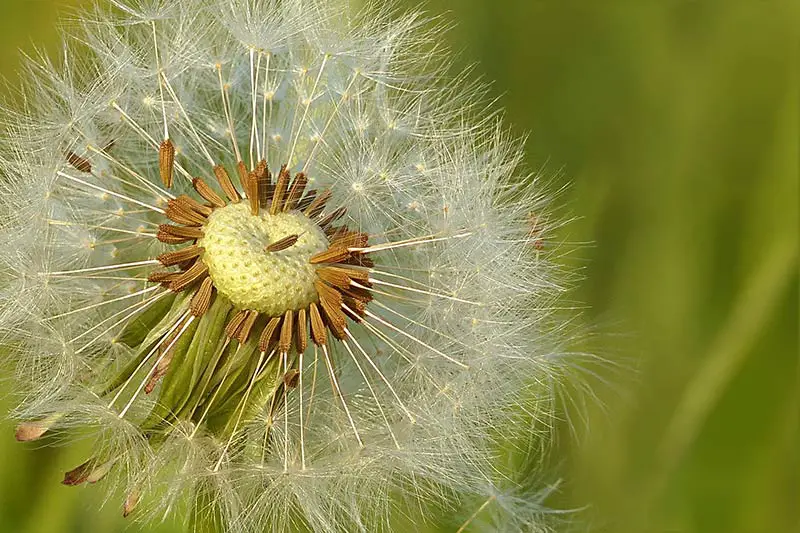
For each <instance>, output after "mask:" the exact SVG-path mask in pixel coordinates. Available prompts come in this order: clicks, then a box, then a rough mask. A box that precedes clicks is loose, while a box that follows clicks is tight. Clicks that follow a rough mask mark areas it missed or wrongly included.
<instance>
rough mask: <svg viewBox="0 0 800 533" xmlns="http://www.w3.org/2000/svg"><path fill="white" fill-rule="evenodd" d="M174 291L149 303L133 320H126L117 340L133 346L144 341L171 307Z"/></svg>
mask: <svg viewBox="0 0 800 533" xmlns="http://www.w3.org/2000/svg"><path fill="white" fill-rule="evenodd" d="M175 296H176V293H174V292H170V293H169V294H167V295H166V296H162V297H161V298H159V300H158V301H157V302H155V303H154V304H152V305H150V306H149V307H148V308H147V309H145V310H144V311H142V312H141V313H139V314H138V315H137V316H136V317H135V318H134V319H133V320H131V321H130V322H128V323H127V324H126V325H125V327H124V328H123V329H122V331H121V332H120V334H119V335H117V342H121V343H122V344H125V345H126V346H130V347H131V348H135V347H136V346H139V345H140V344H141V343H142V341H144V339H145V337H147V334H148V333H150V332H151V331H153V329H155V328H156V326H157V325H158V323H159V322H161V320H162V319H163V318H164V315H166V314H167V313H168V312H169V310H170V309H171V308H172V305H173V302H174V301H175Z"/></svg>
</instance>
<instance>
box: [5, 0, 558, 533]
mask: <svg viewBox="0 0 800 533" xmlns="http://www.w3.org/2000/svg"><path fill="white" fill-rule="evenodd" d="M79 26H80V27H79V28H78V29H76V30H74V31H72V32H71V33H69V35H68V36H67V37H66V38H65V43H64V46H63V53H62V54H61V55H60V57H59V59H58V60H53V59H49V58H48V57H47V56H45V55H42V56H41V57H39V58H38V59H30V60H28V61H27V63H26V68H27V73H26V74H27V75H26V77H25V81H24V82H23V85H22V88H21V90H20V92H19V101H20V102H21V105H19V104H17V106H16V107H14V106H7V109H6V110H5V112H4V121H5V122H4V130H5V132H4V135H3V138H2V149H0V172H1V173H2V177H1V178H0V291H1V293H0V301H1V302H2V304H0V340H1V341H2V342H3V344H4V346H5V347H4V348H3V349H4V350H5V352H4V353H10V354H11V355H12V356H13V359H14V360H15V361H17V367H16V368H17V372H16V378H15V381H16V383H17V386H18V390H19V391H20V393H21V395H22V401H21V402H20V403H21V405H20V406H19V408H18V410H17V412H16V416H18V417H19V419H20V420H21V423H20V425H19V427H18V429H17V438H18V439H19V440H21V441H30V440H36V439H40V438H45V439H48V438H50V439H52V438H53V437H51V436H55V437H58V438H61V439H63V440H71V439H75V438H85V437H86V436H87V435H88V436H90V437H91V439H92V441H93V442H94V452H93V454H92V455H91V456H90V457H88V458H87V461H86V462H85V463H83V464H82V465H80V466H78V467H77V468H75V469H73V470H71V471H69V472H67V473H66V475H65V478H64V483H65V484H68V485H78V484H82V483H94V482H98V481H100V480H101V479H103V483H105V484H108V485H109V486H110V487H112V488H115V489H121V490H122V491H124V496H123V499H124V513H125V514H126V515H129V514H134V516H141V517H156V518H158V517H163V516H165V515H167V514H170V513H172V512H180V511H181V510H183V511H184V512H187V513H188V514H189V516H190V517H191V519H192V520H193V521H194V524H195V525H196V526H197V525H198V524H205V526H204V527H206V529H202V528H200V527H199V526H198V529H200V530H207V529H208V528H210V527H212V526H213V527H214V528H217V529H220V530H226V531H265V530H272V531H290V530H313V531H348V532H350V531H380V530H385V529H388V528H390V527H391V523H392V520H393V519H394V516H395V515H397V514H401V515H412V516H414V513H416V514H417V515H418V516H415V517H414V518H413V519H415V520H416V519H420V520H424V519H426V516H427V511H426V510H425V508H426V506H427V507H432V506H438V507H437V508H438V509H440V510H441V509H459V508H463V505H465V504H466V503H467V502H476V505H475V507H478V505H479V504H480V502H488V503H484V504H483V505H482V506H481V507H478V509H479V510H483V508H484V507H485V506H487V505H489V504H490V503H495V502H500V503H502V502H507V503H506V504H504V505H506V507H508V508H513V514H514V515H515V517H514V518H515V519H516V520H517V522H515V524H521V523H522V522H523V520H522V518H521V517H523V516H525V512H526V511H525V509H526V506H525V505H524V503H525V502H526V500H525V498H521V497H519V496H513V497H512V496H511V495H512V494H517V495H518V494H523V493H524V492H525V490H528V489H524V488H523V487H522V485H515V481H514V479H513V476H512V475H510V474H509V473H508V472H507V471H504V469H503V468H502V466H501V465H500V464H499V463H500V462H502V461H500V460H499V459H498V458H499V457H500V456H501V455H503V453H505V452H503V450H505V448H504V447H507V446H513V447H514V448H515V449H520V450H524V451H525V452H526V453H527V452H528V451H530V450H528V449H527V448H525V443H528V444H530V442H532V441H533V440H535V439H533V438H532V436H534V435H537V434H543V433H547V428H548V421H549V419H550V416H551V414H550V411H551V409H552V405H551V403H552V402H551V398H552V394H551V393H552V390H551V389H552V388H553V387H554V385H553V383H554V381H555V379H554V377H555V376H556V375H557V374H558V373H559V371H558V365H559V363H558V361H559V360H560V359H561V357H560V355H559V354H560V353H561V352H560V350H562V349H563V348H562V347H561V345H562V344H563V338H564V336H565V335H564V333H563V330H564V328H563V322H559V320H558V319H557V317H554V316H553V313H552V309H553V308H554V301H555V299H556V298H557V297H558V295H559V293H560V292H561V291H562V285H561V282H562V281H563V276H561V273H560V272H559V269H558V268H556V267H554V266H553V265H552V264H551V263H550V262H549V261H548V255H549V254H550V253H551V251H550V250H549V249H548V248H549V246H548V245H547V235H548V233H549V232H550V231H551V230H552V229H553V227H554V223H553V222H552V221H551V220H549V219H548V218H547V215H546V206H545V197H544V196H543V191H541V190H539V189H540V188H539V184H538V180H537V179H536V178H535V177H532V176H526V175H524V174H523V173H522V172H521V170H520V168H519V166H520V162H521V159H522V145H521V142H519V141H516V140H514V139H512V138H511V137H510V136H509V135H508V134H507V133H506V132H505V131H504V129H503V128H502V126H501V125H500V120H499V118H498V117H497V116H496V114H494V113H493V112H492V111H491V110H490V109H489V108H488V106H486V105H484V104H483V103H482V102H483V100H484V98H483V96H484V90H483V87H482V86H481V85H479V84H474V83H469V82H468V81H466V80H465V76H452V75H450V74H449V72H450V70H451V67H450V65H449V64H448V59H447V54H446V53H445V52H443V51H442V50H441V49H440V46H439V41H440V33H441V30H442V29H441V27H439V26H438V25H437V24H436V23H435V22H433V21H430V20H426V19H424V18H422V17H421V16H420V15H419V14H417V13H412V14H402V13H398V12H388V11H386V10H385V8H384V9H375V8H372V9H367V10H365V11H364V12H363V13H361V14H359V15H355V14H351V13H350V12H349V11H348V10H347V9H346V7H343V6H342V5H338V4H335V3H333V2H329V1H323V0H182V1H180V2H171V1H170V2H167V1H165V0H114V1H112V2H109V3H108V4H106V5H105V7H103V6H97V7H96V8H95V9H94V10H92V11H90V12H87V13H84V14H83V15H81V17H80V24H79ZM14 109H16V111H15V110H14ZM509 443H511V444H509ZM104 478H105V479H104ZM529 484H530V480H525V482H524V483H523V485H525V486H527V485H529ZM112 492H113V491H112ZM503 494H507V495H509V496H507V497H504V496H503ZM538 494H540V493H538ZM487 497H488V498H489V499H488V500H487V499H486V498H487ZM533 500H535V501H530V502H529V503H530V505H529V506H528V507H527V508H528V511H529V512H530V515H531V516H532V517H533V516H534V515H537V514H538V513H540V512H541V509H542V506H541V502H540V501H539V500H537V499H536V498H533ZM409 502H412V503H409ZM511 502H513V503H511ZM459 506H462V507H459ZM498 508H500V506H498ZM417 509H419V511H416V510H417ZM474 510H475V509H474V508H473V509H466V510H462V511H458V512H460V513H461V515H458V516H461V518H462V519H463V518H465V517H468V516H470V514H471V512H472V511H474ZM454 512H455V511H454ZM208 524H211V525H212V526H208ZM520 527H521V526H520ZM525 527H526V528H530V529H531V530H533V529H535V528H536V526H535V522H529V523H527V524H526V525H525Z"/></svg>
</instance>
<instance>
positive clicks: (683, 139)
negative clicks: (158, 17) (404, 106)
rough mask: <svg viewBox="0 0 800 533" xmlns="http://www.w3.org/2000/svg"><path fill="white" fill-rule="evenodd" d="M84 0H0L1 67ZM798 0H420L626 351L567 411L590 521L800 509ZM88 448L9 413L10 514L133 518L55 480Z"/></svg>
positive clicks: (598, 333) (695, 524) (97, 527)
mask: <svg viewBox="0 0 800 533" xmlns="http://www.w3.org/2000/svg"><path fill="white" fill-rule="evenodd" d="M176 1H178V0H176ZM81 3H83V4H87V3H88V2H87V1H83V0H2V10H0V15H1V18H0V74H2V75H3V76H5V77H7V78H9V79H11V80H13V79H14V77H15V76H16V71H17V69H18V66H19V55H18V49H19V48H20V47H21V48H23V49H25V50H28V51H30V50H31V49H32V46H31V44H32V43H38V44H40V45H47V46H54V45H56V44H57V42H56V41H57V36H56V34H55V33H54V26H55V23H56V20H57V19H59V18H61V17H64V16H71V13H72V12H71V10H72V8H74V7H75V6H77V5H79V4H81ZM404 3H406V4H408V6H414V5H415V4H416V2H415V1H413V0H406V2H404ZM417 5H418V4H417ZM798 5H799V4H798V3H797V2H793V1H790V0H786V1H782V0H660V1H658V0H515V1H512V0H459V1H458V2H450V1H447V0H427V2H426V3H425V5H424V7H425V9H426V10H427V11H428V12H430V13H432V14H436V15H440V14H441V15H443V16H444V17H445V19H446V20H448V21H451V22H453V23H454V24H455V27H454V29H453V30H452V31H451V32H450V33H449V34H448V35H447V36H446V38H447V39H448V40H449V43H450V45H451V46H452V47H453V48H455V49H457V50H460V51H461V55H460V58H459V61H460V62H461V64H462V65H469V64H473V63H476V64H477V67H476V71H477V73H478V74H480V75H483V76H485V77H486V78H487V79H490V80H495V83H494V85H493V89H492V90H493V93H494V95H495V96H499V97H500V102H501V105H502V106H504V107H505V109H506V113H507V116H508V118H509V120H510V122H512V123H513V126H514V128H515V129H516V131H517V132H519V133H530V142H529V143H528V148H527V150H528V162H529V165H530V168H531V169H543V171H544V173H545V174H547V175H550V176H553V186H554V187H560V186H562V185H567V184H568V185H569V187H568V189H567V190H566V192H565V193H563V194H562V196H561V199H560V203H562V204H563V205H565V206H566V210H567V213H568V214H569V215H570V216H575V217H576V220H575V221H574V222H573V223H572V224H570V225H568V226H567V227H566V228H565V229H564V230H562V234H561V235H560V236H559V237H560V238H561V239H563V240H564V241H567V242H572V243H577V244H578V246H577V247H576V250H575V251H574V252H573V253H572V254H570V255H569V256H567V257H565V258H564V261H565V263H567V264H569V265H570V266H572V267H575V268H579V269H580V270H581V272H582V274H583V276H584V277H585V280H584V281H583V282H581V283H580V285H579V286H578V287H577V289H576V291H575V292H574V293H573V294H572V296H571V298H572V299H573V300H576V301H580V302H584V303H586V305H587V308H586V310H585V311H584V312H583V315H582V318H581V320H582V322H583V323H584V324H585V327H586V328H587V330H589V331H591V332H592V334H591V335H588V336H587V339H586V340H585V341H583V342H582V344H583V346H582V348H585V349H589V350H592V351H593V352H594V353H597V354H598V355H600V356H602V357H604V358H606V359H607V360H608V361H609V364H607V365H606V366H605V368H604V369H603V370H601V376H600V378H602V379H598V380H597V384H596V391H597V395H598V398H597V399H596V400H591V401H588V403H587V406H586V408H585V409H584V410H583V411H582V412H583V413H585V414H587V416H586V418H585V420H584V421H581V420H580V418H579V417H576V416H572V418H571V419H572V422H573V423H572V428H570V427H569V426H570V424H568V423H567V422H565V423H564V425H563V427H562V428H558V429H559V439H558V442H557V445H556V447H555V450H554V457H553V463H554V464H556V465H557V466H558V467H559V475H560V476H561V477H562V478H563V479H564V482H563V483H562V484H561V485H560V488H559V490H558V492H557V493H556V494H554V495H553V496H552V497H551V498H550V501H549V503H550V504H551V505H554V506H558V507H561V508H565V509H567V508H573V509H574V508H580V507H584V506H585V507H586V508H585V509H584V510H583V511H582V512H581V513H580V514H579V516H580V517H581V520H582V521H584V522H585V523H586V524H587V525H585V526H584V527H583V529H584V530H589V531H608V532H623V533H625V532H630V533H649V532H687V533H694V532H697V533H712V532H726V533H740V532H741V533H761V532H764V533H767V532H791V531H800V487H799V484H800V482H799V481H798V478H799V477H800V460H799V456H800V442H799V441H798V428H799V427H800V366H799V365H798V259H797V256H798V255H797V249H798V111H799V109H798V67H800V62H799V61H798V60H799V59H800V58H799V57H798V28H800V17H799V15H800V10H799V9H798ZM12 83H13V82H12ZM0 388H2V390H0V393H2V394H0V398H2V399H0V412H2V413H3V414H4V415H5V413H7V412H8V410H9V409H10V407H11V403H10V400H9V399H8V398H7V394H6V393H7V389H8V385H7V384H5V383H4V384H2V385H0ZM573 414H575V413H573ZM84 458H85V452H84V450H82V449H81V447H80V446H75V447H71V448H62V449H37V447H36V446H35V445H21V444H18V443H16V442H15V441H14V438H13V426H12V424H11V423H9V422H7V421H3V422H0V532H21V533H50V532H83V531H85V532H100V533H104V532H115V531H123V530H124V531H138V529H137V526H136V525H135V524H134V525H131V524H130V523H128V522H126V521H124V520H123V519H122V518H121V516H120V506H119V502H117V501H110V502H108V503H107V504H106V505H105V506H104V507H103V510H102V511H100V512H98V510H97V507H98V506H100V505H102V504H103V499H102V498H103V489H102V488H101V487H85V488H83V487H82V488H70V487H65V486H62V485H60V483H59V482H60V480H61V475H62V472H63V471H64V470H65V469H69V468H71V467H73V466H74V465H76V464H79V463H80V462H82V461H83V459H84ZM181 530H182V528H181V524H178V523H171V522H167V523H165V524H163V525H162V526H159V527H156V528H151V529H148V531H157V532H171V531H176V532H177V531H181ZM486 530H487V528H486V526H481V523H480V521H476V522H475V523H473V524H472V526H471V529H469V531H486Z"/></svg>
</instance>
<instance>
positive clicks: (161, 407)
mask: <svg viewBox="0 0 800 533" xmlns="http://www.w3.org/2000/svg"><path fill="white" fill-rule="evenodd" d="M200 322H201V321H200V320H194V321H192V323H191V324H190V325H189V327H187V328H186V330H185V331H184V332H183V334H182V335H181V337H180V339H178V342H176V343H175V346H173V347H172V349H173V350H174V351H173V353H172V361H170V364H169V368H168V369H167V374H166V375H165V376H164V381H163V382H162V387H161V392H160V393H159V396H158V401H157V402H156V404H155V406H153V409H152V410H151V411H150V414H149V415H148V416H147V419H146V420H145V421H144V422H142V424H141V428H142V429H143V430H147V429H150V428H152V427H155V425H157V424H159V423H160V422H161V421H163V420H165V419H166V418H167V417H168V416H169V415H170V414H171V413H174V410H175V408H174V406H173V405H171V403H170V397H169V395H165V394H164V391H165V390H167V391H168V390H169V389H170V387H180V386H181V385H182V383H172V382H170V381H168V379H169V378H170V376H174V375H175V374H176V373H179V369H180V368H181V366H182V365H183V360H184V359H185V355H186V352H187V351H188V349H189V345H190V344H191V343H192V341H193V340H194V336H195V333H196V332H197V328H198V327H199V325H200ZM176 369H177V370H176ZM173 381H174V380H173Z"/></svg>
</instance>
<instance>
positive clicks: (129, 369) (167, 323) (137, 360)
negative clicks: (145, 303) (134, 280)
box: [95, 293, 187, 397]
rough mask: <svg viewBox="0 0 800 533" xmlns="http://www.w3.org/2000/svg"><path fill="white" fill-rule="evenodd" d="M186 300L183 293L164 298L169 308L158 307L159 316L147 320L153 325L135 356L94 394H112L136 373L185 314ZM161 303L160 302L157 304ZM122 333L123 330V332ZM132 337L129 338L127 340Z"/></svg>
mask: <svg viewBox="0 0 800 533" xmlns="http://www.w3.org/2000/svg"><path fill="white" fill-rule="evenodd" d="M186 298H187V295H186V294H185V293H180V294H178V295H177V297H176V296H175V295H173V294H169V295H167V296H165V297H164V300H166V302H167V303H168V304H169V307H167V306H166V305H164V306H159V308H158V310H159V311H160V313H161V314H160V315H155V314H153V315H152V316H151V317H150V318H148V322H152V323H153V327H152V329H151V330H150V332H149V333H148V334H146V335H144V336H142V338H141V339H140V340H139V343H138V346H139V350H138V351H137V352H136V355H135V356H134V357H133V358H131V360H130V361H128V363H127V364H126V365H125V366H124V367H123V368H122V370H120V371H119V372H118V373H117V374H116V375H115V376H114V377H113V378H111V379H110V380H109V381H108V382H107V383H106V384H105V385H103V386H102V387H100V388H99V389H97V390H95V393H96V394H97V395H98V396H101V397H102V396H105V395H106V394H109V393H110V392H113V391H114V390H116V389H117V387H119V386H120V385H122V384H123V383H125V382H126V381H127V380H128V378H130V377H131V375H133V373H134V372H136V369H137V368H138V367H139V365H140V364H141V363H142V361H143V360H144V358H145V357H146V356H147V354H148V353H150V351H151V350H152V349H153V347H154V346H155V345H156V342H158V341H159V340H160V339H161V337H162V336H163V335H164V334H165V333H167V331H169V329H170V328H171V327H172V326H174V325H175V320H177V319H178V317H180V316H181V315H182V314H183V313H184V312H186V305H185V302H186ZM158 303H161V302H158ZM152 311H154V309H152V308H151V309H148V310H147V312H152ZM156 316H157V317H158V320H157V321H153V317H156ZM123 332H124V330H123ZM130 338H132V337H129V339H130ZM129 346H136V345H129Z"/></svg>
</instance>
